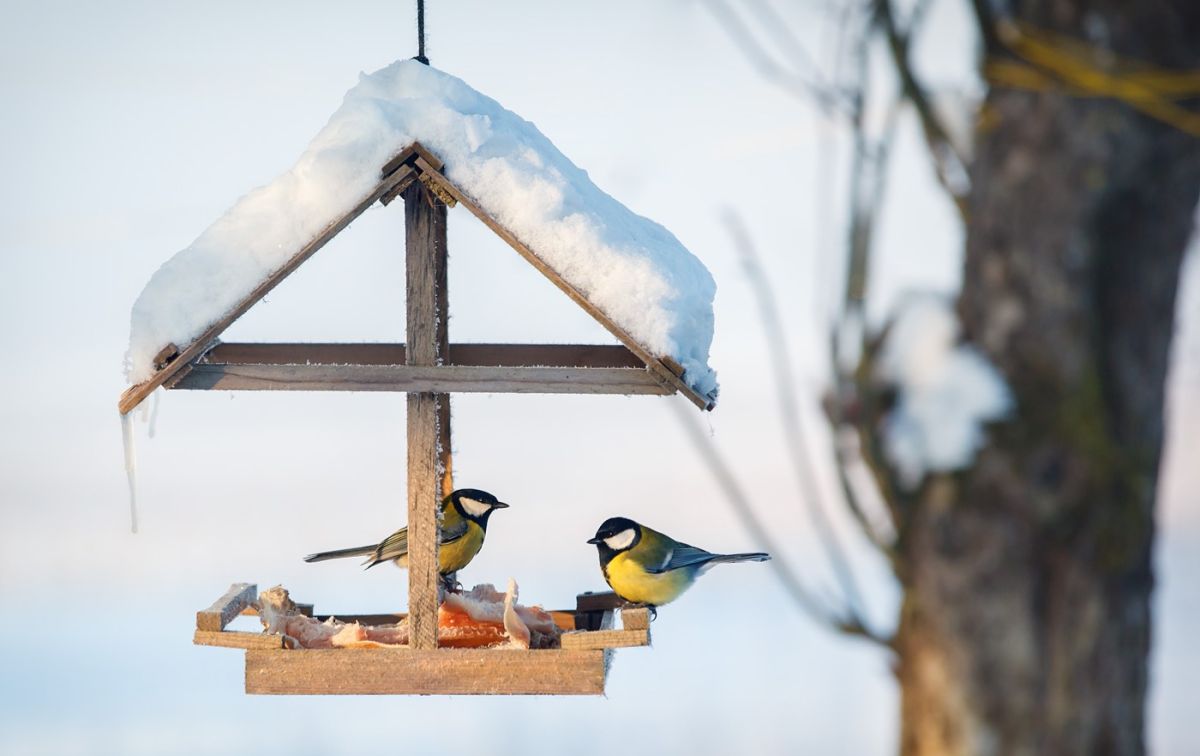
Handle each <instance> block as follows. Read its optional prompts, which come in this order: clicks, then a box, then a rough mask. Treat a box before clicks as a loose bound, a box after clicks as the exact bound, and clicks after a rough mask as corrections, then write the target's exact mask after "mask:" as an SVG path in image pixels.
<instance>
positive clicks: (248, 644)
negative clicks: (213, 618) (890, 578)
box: [192, 630, 283, 649]
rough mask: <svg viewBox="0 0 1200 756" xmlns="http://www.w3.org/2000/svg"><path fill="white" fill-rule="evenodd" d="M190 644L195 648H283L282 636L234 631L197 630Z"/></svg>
mask: <svg viewBox="0 0 1200 756" xmlns="http://www.w3.org/2000/svg"><path fill="white" fill-rule="evenodd" d="M192 643H193V644H195V645H197V646H219V647H221V648H246V649H250V648H259V649H270V648H279V649H282V648H283V636H282V635H266V634H264V633H244V632H240V631H236V630H223V631H220V632H214V631H212V630H197V631H196V633H195V635H193V636H192Z"/></svg>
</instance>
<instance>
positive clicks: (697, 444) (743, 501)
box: [671, 402, 892, 648]
mask: <svg viewBox="0 0 1200 756" xmlns="http://www.w3.org/2000/svg"><path fill="white" fill-rule="evenodd" d="M671 406H672V408H673V409H674V410H675V416H676V417H677V418H678V419H679V424H680V425H681V426H683V430H684V433H685V434H686V435H687V437H688V440H689V441H691V442H692V446H693V447H694V448H695V449H696V452H697V453H698V454H699V455H700V458H701V459H702V460H703V462H704V466H705V467H706V468H707V469H708V470H709V471H710V472H711V473H712V474H713V477H714V478H716V480H717V485H718V486H719V487H720V489H721V491H722V493H724V494H725V499H726V501H728V502H729V504H730V506H731V507H733V510H734V512H735V513H736V514H737V515H738V518H739V519H740V520H741V522H742V524H743V525H744V526H745V527H746V530H748V531H749V532H750V537H751V539H752V540H753V541H754V542H755V543H757V544H760V546H761V548H764V549H766V550H767V552H768V553H770V554H771V562H770V564H771V566H772V567H773V568H774V571H775V576H776V577H778V578H779V581H780V582H781V583H783V587H784V589H785V590H786V591H787V592H788V594H789V595H790V596H791V598H792V600H793V601H794V602H795V603H796V605H797V606H798V607H799V608H800V609H801V611H803V612H804V613H805V614H807V615H808V616H809V617H810V618H811V619H813V620H815V621H816V622H818V623H820V624H822V625H826V626H828V627H830V628H833V629H835V630H838V631H839V632H842V633H845V634H847V635H852V636H855V637H859V638H863V639H865V640H868V641H871V642H872V643H876V644H878V645H880V646H884V647H887V648H891V646H892V642H891V639H889V638H885V637H883V636H880V635H878V634H877V633H875V632H873V631H872V630H870V629H869V628H867V627H866V625H865V623H863V622H862V621H861V619H860V618H859V617H858V616H857V615H855V614H854V613H852V612H851V613H848V614H847V615H845V616H840V617H839V616H838V615H836V614H835V613H834V612H832V611H831V610H830V609H829V608H828V607H827V606H825V605H824V604H823V603H822V601H821V600H820V599H818V598H817V597H816V596H815V595H814V594H813V593H812V591H810V590H809V589H808V588H807V587H805V585H804V582H803V581H802V580H800V577H799V576H798V575H797V574H796V573H795V572H794V571H793V570H792V568H791V567H790V566H789V565H788V562H787V560H785V559H784V558H783V554H784V553H785V552H784V549H783V548H782V546H781V544H779V543H778V542H777V541H776V540H775V539H774V538H773V537H772V536H771V531H770V530H769V529H768V528H767V527H766V525H764V524H763V522H762V520H760V519H759V517H758V514H757V513H756V512H755V511H754V508H753V507H752V506H751V505H750V499H749V497H747V496H746V493H745V492H744V491H743V490H742V487H741V486H740V485H739V484H738V482H737V478H736V477H735V476H734V474H733V470H732V468H731V466H730V465H729V464H728V463H727V462H726V461H725V458H724V457H723V456H722V455H721V452H720V450H718V449H717V446H716V444H714V443H713V440H712V438H710V437H709V435H708V434H707V433H706V432H705V431H704V429H703V428H702V427H700V425H699V420H698V419H697V418H696V417H695V414H696V413H695V412H692V411H691V409H690V408H689V407H688V406H687V405H684V404H683V403H682V402H671Z"/></svg>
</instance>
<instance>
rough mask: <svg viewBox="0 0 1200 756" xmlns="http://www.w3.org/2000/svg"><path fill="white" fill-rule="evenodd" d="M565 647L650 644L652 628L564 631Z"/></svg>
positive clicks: (626, 646)
mask: <svg viewBox="0 0 1200 756" xmlns="http://www.w3.org/2000/svg"><path fill="white" fill-rule="evenodd" d="M561 641H562V647H563V648H564V649H576V650H583V649H605V648H635V647H638V646H649V645H650V629H649V628H645V629H642V630H574V631H571V632H568V633H563V634H562V637H561Z"/></svg>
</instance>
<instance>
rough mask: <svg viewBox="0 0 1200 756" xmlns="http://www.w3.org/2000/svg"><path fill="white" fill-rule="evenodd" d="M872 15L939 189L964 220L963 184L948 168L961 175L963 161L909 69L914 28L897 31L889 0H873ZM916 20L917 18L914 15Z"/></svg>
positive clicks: (924, 92) (963, 175)
mask: <svg viewBox="0 0 1200 756" xmlns="http://www.w3.org/2000/svg"><path fill="white" fill-rule="evenodd" d="M918 7H919V6H918ZM875 14H876V18H877V19H878V20H879V23H880V25H881V26H882V28H883V32H884V36H885V38H886V39H887V43H888V50H889V52H890V53H891V57H892V64H893V65H894V66H895V67H896V75H897V76H898V77H899V78H900V88H901V91H903V92H904V96H905V97H906V98H907V99H908V101H909V102H911V103H912V104H913V107H914V108H915V109H916V111H917V117H918V118H919V119H920V121H921V130H922V132H923V133H924V134H925V142H926V144H927V145H929V152H930V154H931V155H932V156H933V164H934V169H935V171H934V172H935V173H936V174H937V177H938V181H939V182H940V183H941V185H942V188H944V189H945V190H946V193H947V194H949V195H950V199H951V200H952V201H953V202H954V205H955V207H957V208H958V212H959V215H960V216H961V217H962V218H963V220H964V221H965V220H966V216H967V205H966V192H965V191H964V188H963V187H956V186H955V185H954V181H955V179H954V178H953V177H952V176H951V171H954V172H955V174H956V176H957V177H965V176H966V168H965V166H966V160H965V159H964V158H963V156H962V155H960V154H958V151H957V150H956V149H955V147H954V142H952V141H951V139H950V136H949V132H948V131H947V130H946V127H945V126H944V125H943V124H942V122H941V119H940V118H939V117H938V115H937V113H936V112H935V111H934V109H933V104H932V103H931V102H930V100H929V95H928V94H927V93H926V91H925V88H924V87H923V86H921V83H920V82H919V81H917V77H916V74H915V73H914V72H913V68H912V62H911V60H910V59H909V55H908V50H909V42H910V40H911V39H912V35H913V33H914V31H915V29H913V28H912V27H910V28H909V29H907V30H905V31H901V30H900V28H899V26H897V24H896V16H895V13H894V11H893V9H892V3H891V0H875ZM916 20H918V21H919V20H920V17H919V16H917V17H916ZM959 180H962V179H961V178H960V179H959Z"/></svg>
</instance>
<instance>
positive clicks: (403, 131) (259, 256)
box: [126, 60, 717, 397]
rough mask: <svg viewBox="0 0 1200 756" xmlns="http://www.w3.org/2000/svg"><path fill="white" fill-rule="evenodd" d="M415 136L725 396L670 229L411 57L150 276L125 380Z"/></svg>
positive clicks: (316, 227) (545, 251)
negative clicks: (614, 195) (623, 201)
mask: <svg viewBox="0 0 1200 756" xmlns="http://www.w3.org/2000/svg"><path fill="white" fill-rule="evenodd" d="M414 143H420V144H421V145H423V146H424V147H426V148H428V149H429V150H431V151H432V152H434V153H435V154H436V155H437V156H438V157H439V158H440V159H441V160H442V161H443V162H444V163H445V167H444V173H445V176H446V178H447V179H449V180H450V181H451V182H453V184H454V185H455V186H457V187H458V188H459V189H461V190H462V191H463V192H464V193H465V194H467V195H469V196H470V197H471V199H472V200H473V201H474V203H475V204H477V205H478V206H479V207H480V208H482V209H483V210H484V211H485V212H486V213H487V214H488V215H490V216H491V217H492V218H493V219H495V220H496V221H497V222H498V223H499V224H501V225H502V226H503V227H504V228H505V229H507V230H508V231H509V232H510V233H511V234H512V235H513V236H515V237H516V238H517V239H519V240H520V242H521V243H523V244H524V245H525V246H527V247H528V248H529V249H530V250H532V251H533V252H534V254H536V256H537V257H538V258H539V259H541V260H542V261H543V262H544V263H545V264H547V265H548V266H549V267H550V268H552V269H553V271H554V272H555V273H556V274H557V275H558V276H559V277H561V278H562V279H563V280H564V281H566V282H567V283H568V284H569V285H570V286H572V287H574V289H576V290H577V291H578V292H579V293H580V294H582V295H583V296H584V297H585V298H586V299H587V300H588V302H590V303H591V304H592V305H594V306H595V307H596V308H597V309H599V310H600V311H601V312H602V313H603V314H604V315H606V316H607V317H608V318H610V319H611V320H612V321H613V322H614V323H616V324H617V325H618V326H619V327H620V328H621V329H622V330H623V331H624V332H625V333H627V334H628V335H629V336H630V337H632V338H633V339H634V340H636V342H637V343H638V345H640V346H641V347H642V348H643V349H644V350H645V351H647V352H649V353H650V354H653V355H655V356H657V357H660V358H667V357H669V358H672V359H674V360H675V361H677V362H678V363H679V364H680V365H681V366H682V367H683V368H684V375H683V380H684V381H685V382H686V383H687V385H688V386H689V387H690V388H691V389H693V390H694V391H696V392H697V393H698V394H699V395H701V396H707V397H715V395H716V389H717V382H716V374H715V373H714V372H713V370H712V369H711V368H710V367H709V366H708V353H709V347H710V345H711V343H712V336H713V308H712V304H713V296H714V294H715V291H716V284H715V283H714V281H713V278H712V276H711V275H710V274H709V272H708V270H707V269H706V268H705V267H704V265H703V263H701V262H700V261H699V260H698V259H697V258H696V257H695V256H694V255H692V254H691V253H690V252H689V251H688V250H687V249H686V248H684V246H683V245H682V244H680V242H679V240H677V239H676V238H675V237H674V236H673V235H672V234H671V233H670V232H669V231H667V230H666V229H665V228H663V227H662V226H660V225H659V224H657V223H655V222H653V221H651V220H649V219H647V218H644V217H642V216H640V215H637V214H636V213H634V212H632V211H631V210H629V209H628V208H627V207H625V206H624V205H622V204H621V203H620V202H618V201H617V200H615V199H613V198H612V197H611V196H609V195H608V194H606V193H605V192H603V191H602V190H601V189H599V188H598V187H597V186H596V185H595V184H594V183H592V181H591V179H590V178H589V177H588V175H587V173H586V172H585V171H583V170H581V169H580V168H578V167H576V166H575V165H574V164H573V163H572V162H571V161H570V160H568V159H567V158H566V156H564V155H563V154H562V153H561V152H559V150H558V148H556V147H555V146H554V145H553V144H552V143H551V142H550V140H549V139H547V138H546V137H545V136H543V135H542V133H541V132H540V131H538V129H537V127H535V126H534V125H533V124H532V123H530V122H528V121H526V120H524V119H522V118H521V117H520V116H518V115H516V114H515V113H513V112H512V111H509V110H506V109H505V108H504V107H502V106H501V105H500V104H499V103H497V102H496V101H495V100H492V99H491V98H489V97H486V96H484V95H482V94H480V93H479V92H477V91H475V90H474V89H472V88H471V87H469V86H468V85H467V84H466V83H464V82H463V81H461V80H460V79H457V78H455V77H453V76H451V75H449V74H447V73H444V72H442V71H439V70H437V69H434V68H431V67H429V66H426V65H423V64H421V63H418V62H416V61H411V60H403V61H397V62H396V63H393V64H391V65H389V66H387V67H386V68H383V69H381V70H379V71H376V72H374V73H372V74H362V75H360V79H359V83H358V85H357V86H355V87H354V88H353V89H351V90H350V91H349V92H347V93H346V96H345V98H344V100H343V102H342V105H341V107H339V108H338V109H337V111H336V112H334V114H333V116H332V117H331V118H330V119H329V123H328V124H326V126H325V127H324V128H323V129H322V130H321V131H320V132H319V133H318V134H317V135H316V137H315V138H314V139H313V140H312V142H311V143H310V144H309V146H308V148H307V149H306V150H305V151H304V153H303V154H302V155H301V156H300V158H299V160H297V162H296V164H295V165H293V166H292V167H291V168H290V169H289V170H288V171H287V172H285V173H283V174H282V175H281V176H279V177H278V178H277V179H275V180H274V181H272V182H271V183H270V184H268V185H266V186H263V187H260V188H258V189H255V190H253V191H251V192H250V193H249V194H247V195H245V196H244V197H242V198H241V199H239V200H238V201H237V202H236V203H235V204H234V205H233V207H231V208H230V209H229V210H228V211H226V213H225V214H224V215H222V216H221V217H220V218H218V219H217V220H216V222H214V223H213V224H212V225H211V226H209V227H208V229H206V230H205V231H204V232H203V233H202V234H201V235H200V236H199V238H197V239H196V240H195V241H194V242H192V244H191V245H190V246H188V247H186V248H185V249H183V250H181V251H179V252H178V253H176V254H175V255H174V256H173V257H172V258H171V259H170V260H168V261H167V262H166V263H164V264H163V265H162V267H161V268H159V269H158V271H157V272H155V274H154V275H153V276H152V277H151V279H150V282H149V283H148V284H147V285H146V288H145V289H144V290H143V291H142V293H141V295H140V296H139V297H138V299H137V301H136V302H135V303H134V305H133V314H132V324H131V329H130V343H129V351H128V354H127V356H126V369H127V376H128V378H129V380H130V381H131V382H132V383H135V384H137V383H142V382H144V381H147V380H148V379H150V378H151V377H152V376H153V375H154V373H155V370H156V366H155V365H154V358H155V356H156V355H157V354H158V353H159V352H160V351H161V350H162V349H163V348H164V347H165V346H166V345H168V344H176V345H179V347H180V348H182V347H183V346H184V345H188V344H192V343H193V342H194V341H196V339H198V338H200V337H201V335H202V334H204V333H205V331H206V330H207V329H209V328H210V327H212V326H213V325H214V324H216V323H218V322H219V321H221V320H222V318H224V317H226V316H227V315H228V314H229V313H231V312H232V311H234V309H235V308H236V307H237V306H238V305H239V303H241V302H243V301H244V300H245V299H246V298H247V296H249V295H250V294H251V293H252V292H253V291H254V290H255V288H256V287H257V286H259V285H260V284H261V283H262V282H263V281H264V280H265V279H267V278H268V277H270V276H271V275H272V274H273V273H275V272H276V271H278V270H279V269H280V268H282V267H283V266H284V265H285V264H286V263H287V262H288V261H289V260H290V259H291V258H292V257H293V255H295V254H296V252H297V250H299V249H300V248H301V247H303V246H304V245H305V244H307V243H309V242H310V241H311V240H312V239H313V238H314V237H316V236H317V235H318V234H319V233H320V232H321V231H322V230H323V229H324V228H326V227H327V226H329V225H330V224H331V223H332V222H334V221H336V220H337V219H338V218H339V217H341V216H343V215H344V214H346V213H347V212H348V211H350V210H351V209H352V208H354V207H355V206H356V205H358V204H359V203H361V202H362V201H363V200H364V198H366V197H368V196H369V195H370V193H371V191H372V190H373V189H374V188H375V187H376V186H377V184H378V182H379V177H380V168H381V166H383V165H384V164H385V163H387V162H388V160H389V158H391V157H393V156H394V155H396V154H397V153H398V152H400V151H401V150H402V149H403V148H405V147H407V146H409V145H412V144H414Z"/></svg>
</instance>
